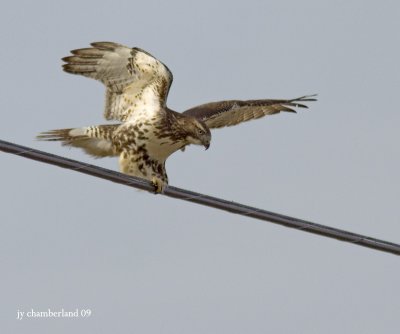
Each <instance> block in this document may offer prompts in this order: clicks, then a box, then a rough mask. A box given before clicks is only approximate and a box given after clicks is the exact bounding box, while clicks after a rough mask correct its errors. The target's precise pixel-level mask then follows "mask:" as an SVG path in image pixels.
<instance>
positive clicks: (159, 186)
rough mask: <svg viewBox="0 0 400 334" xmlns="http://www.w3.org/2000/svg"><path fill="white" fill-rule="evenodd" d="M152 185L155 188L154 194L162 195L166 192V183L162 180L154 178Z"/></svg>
mask: <svg viewBox="0 0 400 334" xmlns="http://www.w3.org/2000/svg"><path fill="white" fill-rule="evenodd" d="M151 183H152V184H153V186H154V192H155V193H156V194H160V193H162V192H164V189H165V183H164V182H163V181H162V180H160V179H159V178H157V177H155V176H153V178H152V179H151Z"/></svg>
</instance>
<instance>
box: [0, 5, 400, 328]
mask: <svg viewBox="0 0 400 334" xmlns="http://www.w3.org/2000/svg"><path fill="white" fill-rule="evenodd" d="M399 18H400V4H399V2H398V1H390V0H388V1H383V2H378V1H361V0H360V1H349V0H346V1H321V0H314V1H312V0H304V1H295V0H292V1H289V0H287V1H282V0H279V1H256V0H248V1H242V2H241V3H234V2H233V1H227V0H226V1H220V2H217V1H215V0H203V1H196V2H190V1H185V2H184V1H140V2H139V1H134V0H130V1H86V2H84V1H72V0H70V1H7V2H3V3H2V4H1V5H0V31H1V32H0V34H1V42H2V43H1V47H0V57H1V79H0V85H1V92H2V94H1V99H0V103H1V106H0V107H1V110H2V111H1V112H2V120H1V122H0V133H1V136H0V138H1V139H3V140H7V141H11V142H15V143H17V144H21V145H26V146H30V147H34V148H36V149H40V150H44V151H47V152H51V153H54V154H58V155H62V156H65V157H68V158H72V159H77V160H81V161H84V162H87V163H92V164H96V165H99V166H102V167H106V168H110V169H112V170H117V169H118V161H117V159H111V158H107V159H98V160H94V159H92V158H90V157H89V156H86V155H84V154H83V153H82V152H80V151H79V150H78V149H68V148H65V147H62V146H61V145H59V144H58V143H46V142H37V141H35V139H34V137H35V135H36V134H37V133H38V132H40V131H45V130H50V129H58V128H69V127H79V126H86V125H96V124H102V123H103V124H104V123H105V122H106V121H104V120H103V119H102V112H103V103H104V97H103V94H104V88H103V87H102V85H101V84H99V83H98V82H95V81H93V80H89V79H87V78H83V77H79V76H73V75H69V74H66V73H63V72H62V70H61V60H60V58H62V57H64V56H66V55H68V53H69V51H70V50H71V49H76V48H81V47H87V46H88V45H89V43H90V42H93V41H102V40H109V41H115V42H119V43H122V44H126V45H129V46H137V47H141V48H143V49H145V50H147V51H149V52H150V53H152V54H153V55H155V56H156V57H157V58H159V59H160V60H161V61H163V62H164V63H165V64H167V65H168V67H169V68H170V69H171V71H172V72H173V74H174V83H173V85H172V88H171V91H170V96H169V99H168V105H169V107H171V108H172V109H175V110H178V111H182V110H185V109H186V108H189V107H192V106H194V105H197V104H201V103H204V102H208V101H218V100H223V99H256V98H294V97H297V96H301V95H304V94H313V93H318V94H319V96H318V99H319V100H318V102H314V103H310V104H309V105H310V109H309V110H308V111H301V112H299V113H298V114H280V115H276V116H271V117H268V118H267V117H266V118H263V119H261V120H257V121H253V122H249V123H246V124H241V125H239V126H237V127H233V128H227V129H222V130H217V131H215V132H213V140H212V143H211V147H210V149H209V150H208V151H204V149H202V148H201V147H189V148H188V149H187V150H186V151H185V152H184V153H182V152H177V153H175V154H174V155H173V156H172V157H171V158H170V159H169V160H168V161H167V170H168V175H169V179H170V184H171V185H173V186H177V187H182V188H185V189H189V190H193V191H197V192H201V193H205V194H208V195H213V196H218V197H222V198H224V199H227V200H233V201H236V202H242V203H244V204H248V205H252V206H255V207H259V208H263V209H266V210H270V211H275V212H279V213H282V214H286V215H292V216H295V217H299V218H302V219H307V220H311V221H314V222H317V223H320V224H325V225H329V226H333V227H337V228H341V229H345V230H349V231H353V232H357V233H362V234H366V235H369V236H372V237H376V238H381V239H385V240H389V241H392V242H397V243H399V242H400V211H399V199H400V187H399V183H400V182H399V169H400V154H399V153H400V152H399V151H400V149H399V140H400V133H399V124H400V111H399V107H398V97H399V88H400V65H399V64H400V63H399V59H400V37H399V31H400V19H399ZM0 164H1V170H2V173H1V177H0V180H1V188H0V196H1V203H2V205H1V210H0V221H1V224H0V228H1V232H0V264H1V285H0V295H1V303H0V331H1V332H2V333H41V334H42V333H143V334H147V333H171V334H177V333H185V334H189V333H190V334H203V333H207V334H211V333H230V334H235V333H238V334H239V333H363V334H365V333H389V332H394V331H395V330H396V329H398V328H399V327H400V299H399V298H398V297H399V281H400V265H399V258H398V257H396V256H394V255H391V254H386V253H382V252H378V251H374V250H370V249H366V248H362V247H358V246H356V245H352V244H347V243H343V242H340V241H336V240H331V239H327V238H324V237H320V236H316V235H310V234H308V233H304V232H301V231H296V230H291V229H287V228H285V227H282V226H277V225H274V224H269V223H266V222H260V221H257V220H254V219H250V218H246V217H241V216H237V215H233V214H229V213H226V212H221V211H217V210H215V209H210V208H206V207H201V206H198V205H195V204H190V203H186V202H182V201H178V200H174V199H170V198H167V197H164V196H155V195H151V194H148V193H146V192H143V191H137V190H135V189H132V188H127V187H124V186H121V185H118V184H114V183H111V182H108V181H105V180H100V179H97V178H93V177H90V176H87V175H84V174H79V173H75V172H73V171H68V170H64V169H61V168H58V167H54V166H50V165H45V164H42V163H39V162H35V161H32V160H28V159H24V158H21V157H17V156H14V155H9V154H5V153H0ZM32 309H33V310H34V311H46V310H48V309H50V310H52V311H59V310H61V309H64V310H66V311H73V310H75V309H79V311H80V310H82V309H83V310H86V309H90V310H91V316H90V317H88V318H72V319H68V318H60V319H57V318H53V319H45V318H42V319H33V318H26V317H25V318H24V319H22V320H17V319H16V317H17V311H22V312H28V311H30V310H32Z"/></svg>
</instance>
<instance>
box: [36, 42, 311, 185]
mask: <svg viewBox="0 0 400 334" xmlns="http://www.w3.org/2000/svg"><path fill="white" fill-rule="evenodd" d="M91 46H92V47H91V48H84V49H77V50H73V51H71V53H72V56H68V57H65V58H63V60H64V61H65V64H64V65H63V68H64V70H65V71H66V72H68V73H72V74H80V75H83V76H86V77H89V78H93V79H96V80H99V81H101V82H102V83H103V84H104V85H105V86H106V101H105V109H104V117H105V118H106V119H107V120H116V121H118V122H119V123H118V124H111V125H98V126H89V127H82V128H71V129H60V130H52V131H48V132H43V133H41V134H40V135H39V136H38V138H39V139H41V140H49V141H61V142H62V144H63V145H69V146H74V147H79V148H82V149H83V150H84V151H85V152H86V153H88V154H90V155H92V156H95V157H105V156H119V164H120V170H121V171H122V172H123V173H126V174H129V175H134V176H138V177H142V178H145V179H147V180H150V181H152V182H153V184H154V186H155V191H156V192H162V191H163V190H164V188H165V186H166V185H167V184H168V177H167V173H166V170H165V162H166V160H167V158H168V157H169V156H170V155H171V154H172V153H174V152H175V151H177V150H179V149H182V150H183V149H184V148H185V146H186V145H189V144H196V145H204V146H205V147H206V148H208V147H209V145H210V140H211V133H210V129H211V128H220V127H224V126H231V125H235V124H238V123H240V122H244V121H247V120H250V119H256V118H259V117H262V116H265V115H271V114H275V113H278V112H280V111H289V112H295V111H294V109H293V107H301V108H307V107H306V106H305V105H304V104H302V102H307V101H315V99H314V98H312V97H310V96H303V97H301V98H298V99H292V100H249V101H239V100H231V101H220V102H212V103H207V104H203V105H200V106H197V107H194V108H191V109H189V110H186V111H185V112H183V113H178V112H175V111H173V110H171V109H169V108H168V107H167V105H166V101H167V97H168V92H169V89H170V86H171V83H172V80H173V77H172V73H171V71H170V70H169V69H168V67H167V66H165V65H164V64H163V63H161V62H160V61H159V60H157V59H156V58H154V57H153V56H152V55H150V54H149V53H148V52H146V51H144V50H141V49H139V48H128V47H126V46H123V45H121V44H117V43H113V42H96V43H92V44H91Z"/></svg>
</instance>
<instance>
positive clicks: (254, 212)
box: [0, 140, 400, 255]
mask: <svg viewBox="0 0 400 334" xmlns="http://www.w3.org/2000/svg"><path fill="white" fill-rule="evenodd" d="M0 150H1V151H4V152H7V153H12V154H16V155H19V156H21V157H24V158H28V159H32V160H37V161H40V162H44V163H47V164H51V165H55V166H59V167H62V168H67V169H71V170H73V171H76V172H80V173H84V174H88V175H92V176H95V177H99V178H102V179H106V180H109V181H112V182H116V183H120V184H123V185H126V186H129V187H134V188H138V189H142V190H147V191H149V192H153V191H154V187H153V185H152V184H151V183H150V182H149V181H147V180H143V179H140V178H137V177H133V176H129V175H126V174H121V173H118V172H115V171H112V170H109V169H105V168H102V167H98V166H94V165H90V164H85V163H82V162H79V161H76V160H71V159H67V158H64V157H60V156H58V155H54V154H50V153H47V152H43V151H39V150H35V149H32V148H29V147H25V146H20V145H17V144H14V143H9V142H6V141H3V140H0ZM164 195H165V196H168V197H173V198H178V199H181V200H185V201H189V202H193V203H197V204H200V205H205V206H209V207H213V208H216V209H220V210H224V211H228V212H231V213H236V214H239V215H242V216H247V217H251V218H255V219H259V220H264V221H268V222H271V223H275V224H279V225H283V226H286V227H290V228H295V229H299V230H302V231H306V232H310V233H314V234H318V235H322V236H325V237H328V238H334V239H338V240H341V241H346V242H351V243H354V244H356V245H359V246H363V247H368V248H372V249H376V250H379V251H383V252H388V253H393V254H396V255H400V245H399V244H395V243H392V242H388V241H384V240H379V239H375V238H371V237H367V236H365V235H361V234H356V233H352V232H348V231H344V230H340V229H336V228H333V227H329V226H324V225H320V224H316V223H312V222H309V221H306V220H302V219H298V218H293V217H289V216H285V215H281V214H278V213H274V212H270V211H266V210H262V209H257V208H254V207H251V206H247V205H243V204H240V203H235V202H230V201H226V200H223V199H220V198H216V197H212V196H207V195H203V194H199V193H195V192H192V191H189V190H185V189H180V188H176V187H172V186H168V187H167V188H166V189H165V191H164Z"/></svg>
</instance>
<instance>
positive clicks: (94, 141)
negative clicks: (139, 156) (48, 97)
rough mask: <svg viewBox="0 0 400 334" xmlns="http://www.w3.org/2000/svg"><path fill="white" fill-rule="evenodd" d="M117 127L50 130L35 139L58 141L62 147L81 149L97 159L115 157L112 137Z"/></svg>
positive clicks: (116, 125)
mask: <svg viewBox="0 0 400 334" xmlns="http://www.w3.org/2000/svg"><path fill="white" fill-rule="evenodd" d="M118 126H119V124H115V125H98V126H88V127H82V128H71V129H58V130H50V131H46V132H42V133H40V134H39V135H38V136H37V137H36V138H37V139H38V140H44V141H60V142H61V144H62V145H63V146H72V147H78V148H81V149H83V150H84V151H85V152H86V153H87V154H89V155H92V156H94V157H97V158H101V157H107V156H117V155H118V152H117V151H116V149H115V147H114V145H113V143H112V135H113V132H114V131H115V130H116V129H117V128H118Z"/></svg>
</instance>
